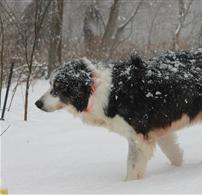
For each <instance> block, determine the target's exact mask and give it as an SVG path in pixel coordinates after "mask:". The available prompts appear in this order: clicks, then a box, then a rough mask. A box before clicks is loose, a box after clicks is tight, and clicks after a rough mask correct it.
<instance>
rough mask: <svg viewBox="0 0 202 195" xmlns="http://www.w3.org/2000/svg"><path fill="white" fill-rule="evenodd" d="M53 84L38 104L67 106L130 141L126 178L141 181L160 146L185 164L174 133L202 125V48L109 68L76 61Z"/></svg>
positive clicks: (52, 108)
mask: <svg viewBox="0 0 202 195" xmlns="http://www.w3.org/2000/svg"><path fill="white" fill-rule="evenodd" d="M50 85H51V87H50V89H49V90H48V91H47V92H46V93H45V94H44V95H43V96H42V97H41V98H40V99H39V100H38V101H37V102H36V106H37V107H38V108H40V109H42V110H44V111H47V112H51V111H55V110H58V109H62V108H67V109H68V110H69V111H71V112H72V113H73V114H75V115H77V116H80V117H81V118H82V119H83V121H85V122H87V123H91V124H94V125H97V126H104V127H106V128H109V129H111V130H112V131H114V132H116V133H118V134H120V135H122V136H124V137H126V138H127V139H128V142H129V153H128V169H127V179H128V180H132V179H140V178H143V176H144V173H145V169H146V166H147V162H148V160H149V159H150V158H151V156H152V153H153V150H154V148H155V145H156V143H158V144H159V146H160V148H161V149H162V151H163V152H164V153H165V155H166V156H167V157H168V159H169V160H170V161H171V163H172V164H173V165H176V166H180V165H181V164H182V161H183V152H182V150H181V149H180V147H179V145H178V144H177V142H176V133H175V132H176V130H178V129H181V128H183V127H185V126H187V125H190V124H193V123H196V122H200V121H202V48H198V49H195V50H194V49H192V50H189V51H185V50H184V51H178V52H175V53H174V52H171V51H167V52H164V53H162V54H161V55H160V56H158V57H154V58H152V59H149V60H142V59H141V58H139V57H137V56H133V57H130V59H129V60H128V61H122V62H119V63H114V64H113V63H112V64H109V65H104V64H97V65H96V64H95V63H92V62H90V61H89V60H87V59H80V60H74V61H71V62H67V63H66V64H64V65H63V66H61V67H59V68H58V69H56V70H55V71H54V72H53V73H52V76H51V79H50Z"/></svg>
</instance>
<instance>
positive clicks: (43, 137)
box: [0, 81, 202, 194]
mask: <svg viewBox="0 0 202 195" xmlns="http://www.w3.org/2000/svg"><path fill="white" fill-rule="evenodd" d="M47 89H48V82H46V81H38V82H37V83H36V84H35V86H34V87H33V88H31V90H30V93H31V97H30V102H29V104H30V110H29V121H28V122H23V121H22V118H23V99H22V97H23V96H22V92H23V90H22V89H21V88H18V91H17V95H16V96H15V98H14V102H13V106H12V108H11V111H10V112H9V113H6V120H5V121H3V122H2V121H1V124H0V125H1V132H2V131H3V130H4V129H5V128H6V127H7V126H8V125H10V128H9V129H8V130H7V131H6V132H5V133H4V134H3V135H2V137H1V153H2V155H1V158H2V159H1V179H2V183H3V185H4V186H6V187H7V188H8V190H9V192H10V193H16V194H23V193H24V194H25V193H26V194H37V193H40V194H62V193H65V194H67V193H119V194H122V193H149V194H151V193H159V194H164V193H167V194H168V193H180V194H183V193H202V185H201V184H202V150H201V148H202V139H201V138H202V126H201V125H196V126H194V127H191V128H186V129H184V130H183V131H180V132H179V135H180V143H181V145H182V148H183V149H184V165H183V166H182V167H180V168H178V167H173V166H171V165H170V164H169V162H168V160H167V159H166V157H165V156H164V155H163V154H162V152H161V151H160V150H159V149H158V148H157V150H156V152H155V154H154V157H153V158H152V160H151V161H150V162H149V167H148V170H147V172H146V175H145V178H144V179H143V180H139V181H129V182H125V181H124V177H125V174H126V159H127V142H126V140H125V139H124V138H122V137H120V136H118V135H116V134H114V133H110V132H109V131H107V130H105V129H103V128H98V127H92V126H87V125H84V124H82V122H81V121H80V120H79V119H76V118H73V116H71V115H70V114H68V113H67V112H65V111H58V112H54V113H45V112H42V111H40V110H38V109H37V108H36V107H35V106H34V102H35V101H36V100H37V98H38V97H40V96H41V95H42V94H43V93H44V92H45V91H46V90H47Z"/></svg>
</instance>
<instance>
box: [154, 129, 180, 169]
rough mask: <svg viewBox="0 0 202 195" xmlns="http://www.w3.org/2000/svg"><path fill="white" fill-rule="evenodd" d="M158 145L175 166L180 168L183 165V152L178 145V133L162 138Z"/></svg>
mask: <svg viewBox="0 0 202 195" xmlns="http://www.w3.org/2000/svg"><path fill="white" fill-rule="evenodd" d="M158 144H159V146H160V148H161V150H162V151H163V152H164V154H165V155H166V156H167V158H168V159H169V160H170V161H171V163H172V164H173V165H175V166H180V165H181V164H182V162H183V150H182V149H181V148H180V147H179V144H178V143H177V135H176V133H170V134H168V135H166V136H163V137H161V138H160V139H159V140H158Z"/></svg>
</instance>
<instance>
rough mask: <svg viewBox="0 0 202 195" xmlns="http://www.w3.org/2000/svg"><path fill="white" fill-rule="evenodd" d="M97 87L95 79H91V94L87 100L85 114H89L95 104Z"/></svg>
mask: <svg viewBox="0 0 202 195" xmlns="http://www.w3.org/2000/svg"><path fill="white" fill-rule="evenodd" d="M96 89H97V86H96V84H95V78H93V85H92V87H91V90H92V94H91V96H90V98H89V100H88V106H87V108H86V112H91V111H92V110H93V105H94V103H95V92H96Z"/></svg>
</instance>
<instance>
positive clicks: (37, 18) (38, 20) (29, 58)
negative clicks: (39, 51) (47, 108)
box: [24, 0, 50, 121]
mask: <svg viewBox="0 0 202 195" xmlns="http://www.w3.org/2000/svg"><path fill="white" fill-rule="evenodd" d="M34 3H35V10H34V11H35V13H34V32H33V41H32V43H29V42H28V41H29V37H25V39H24V46H25V57H26V62H27V65H28V74H27V79H26V89H25V104H24V120H25V121H27V115H28V101H29V88H30V79H31V75H32V65H33V60H34V53H35V49H36V44H37V40H38V37H39V33H40V30H41V28H42V25H43V21H44V18H45V15H46V13H47V10H48V8H49V5H50V1H47V4H46V6H45V8H44V9H43V10H41V8H42V3H43V0H35V1H34ZM28 44H30V45H31V50H30V54H29V52H28Z"/></svg>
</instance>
